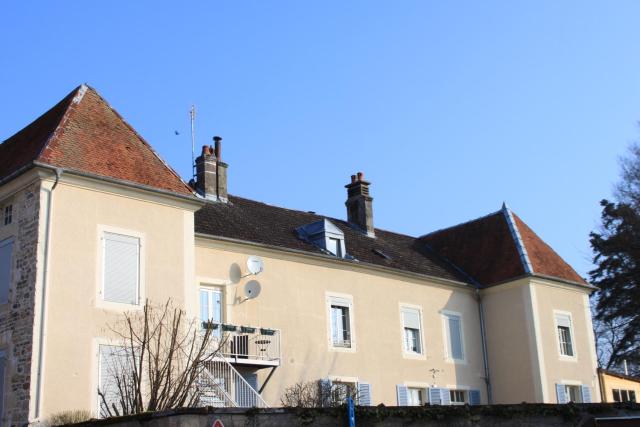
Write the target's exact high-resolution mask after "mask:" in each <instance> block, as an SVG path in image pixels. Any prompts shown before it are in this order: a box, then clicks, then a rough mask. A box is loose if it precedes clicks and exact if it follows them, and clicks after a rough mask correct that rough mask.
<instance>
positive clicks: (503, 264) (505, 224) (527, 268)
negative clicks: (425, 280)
mask: <svg viewBox="0 0 640 427" xmlns="http://www.w3.org/2000/svg"><path fill="white" fill-rule="evenodd" d="M421 241H423V242H424V243H426V244H427V245H429V246H430V247H431V249H432V250H433V251H435V252H437V253H438V254H440V255H441V256H442V257H444V258H445V259H447V260H448V261H450V262H452V263H454V264H455V265H457V266H458V267H460V268H461V269H462V270H464V271H465V272H466V273H467V274H469V275H470V276H471V277H472V278H473V279H475V280H476V281H477V282H478V283H479V284H480V285H482V286H491V285H495V284H498V283H501V282H505V281H508V280H511V279H515V278H518V277H522V276H525V275H532V274H533V275H540V276H549V277H553V278H558V279H562V280H568V281H571V282H575V283H579V284H586V282H585V281H584V279H582V278H581V277H580V276H579V275H578V273H576V272H575V270H573V268H571V266H569V264H567V263H566V262H565V261H564V260H563V259H562V258H561V257H560V255H558V254H557V253H556V252H555V251H554V250H553V249H551V247H550V246H549V245H547V244H546V243H545V242H544V241H543V240H542V239H541V238H540V237H538V235H537V234H535V233H534V232H533V231H532V230H531V228H529V226H527V224H525V223H524V221H522V220H521V219H520V218H519V217H518V216H517V215H515V214H514V213H513V212H511V210H510V209H509V208H508V207H506V206H504V207H503V208H502V209H501V210H499V211H498V212H494V213H492V214H490V215H487V216H485V217H482V218H478V219H475V220H472V221H469V222H465V223H463V224H458V225H456V226H453V227H450V228H446V229H443V230H438V231H435V232H433V233H430V234H427V235H425V236H423V237H422V238H421Z"/></svg>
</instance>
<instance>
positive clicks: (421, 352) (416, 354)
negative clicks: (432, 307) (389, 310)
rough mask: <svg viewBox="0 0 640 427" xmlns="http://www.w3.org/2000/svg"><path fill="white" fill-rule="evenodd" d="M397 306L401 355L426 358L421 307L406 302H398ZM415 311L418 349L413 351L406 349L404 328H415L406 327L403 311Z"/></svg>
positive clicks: (408, 357)
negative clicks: (416, 315)
mask: <svg viewBox="0 0 640 427" xmlns="http://www.w3.org/2000/svg"><path fill="white" fill-rule="evenodd" d="M399 308H400V310H399V311H400V333H401V335H400V336H401V340H402V342H401V345H402V356H403V357H405V358H407V359H426V354H427V352H426V345H425V341H424V325H423V323H424V321H423V320H424V316H423V313H422V307H421V306H419V305H415V304H407V303H400V304H399ZM405 310H406V311H410V310H412V311H416V312H417V314H418V318H419V329H418V330H417V331H418V333H417V338H418V348H419V351H418V352H415V351H411V350H408V349H407V345H406V344H407V341H406V330H407V329H413V330H415V328H407V327H406V326H405V322H404V311H405Z"/></svg>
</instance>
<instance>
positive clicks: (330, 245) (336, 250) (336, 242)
mask: <svg viewBox="0 0 640 427" xmlns="http://www.w3.org/2000/svg"><path fill="white" fill-rule="evenodd" d="M327 250H328V251H329V252H331V253H332V254H334V255H335V256H337V257H338V258H342V243H341V242H340V239H335V238H333V237H329V238H327Z"/></svg>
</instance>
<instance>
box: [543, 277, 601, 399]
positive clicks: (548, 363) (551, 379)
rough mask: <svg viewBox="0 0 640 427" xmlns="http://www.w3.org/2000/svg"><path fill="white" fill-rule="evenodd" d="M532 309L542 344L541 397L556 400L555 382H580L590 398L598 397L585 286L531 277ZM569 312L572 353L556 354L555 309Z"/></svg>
mask: <svg viewBox="0 0 640 427" xmlns="http://www.w3.org/2000/svg"><path fill="white" fill-rule="evenodd" d="M531 283H532V287H533V289H534V296H535V305H534V313H536V316H537V319H538V322H539V334H540V336H539V340H540V342H541V344H542V356H541V359H542V360H543V362H542V364H543V371H544V372H545V376H546V378H543V379H546V381H544V382H543V383H544V384H545V401H546V402H549V403H555V402H557V396H556V389H555V385H556V384H574V385H577V384H581V385H587V386H589V387H590V388H591V396H592V400H593V401H594V402H598V401H600V391H599V385H598V378H597V372H596V370H597V360H596V356H595V344H594V338H593V328H592V326H591V314H590V311H589V296H588V295H589V294H588V290H586V289H579V288H577V287H575V286H570V285H562V284H559V283H556V282H551V281H548V280H542V279H534V280H532V281H531ZM557 312H563V313H569V314H570V315H571V319H572V335H573V346H574V353H575V357H573V358H570V357H566V356H561V355H560V350H559V344H558V335H557V326H556V323H555V313H557Z"/></svg>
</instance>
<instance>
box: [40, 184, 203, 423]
mask: <svg viewBox="0 0 640 427" xmlns="http://www.w3.org/2000/svg"><path fill="white" fill-rule="evenodd" d="M194 208H195V207H194V206H190V207H189V206H183V205H181V204H180V203H178V202H176V201H175V200H173V199H170V198H169V197H164V196H158V195H154V194H151V193H144V192H140V191H136V190H131V189H127V188H124V187H123V188H120V187H116V186H113V185H106V184H104V183H99V182H93V181H90V180H83V179H80V178H75V177H73V176H71V175H63V176H62V180H61V182H60V184H59V185H58V186H57V188H56V189H55V190H54V201H53V210H52V234H51V262H50V267H49V281H48V289H47V293H46V316H45V326H44V331H45V336H44V349H45V351H44V357H43V372H44V374H43V381H42V402H41V407H40V408H39V409H40V411H38V408H34V412H33V414H34V415H33V416H34V417H35V416H36V415H40V418H42V417H45V418H46V417H47V416H48V415H50V414H52V413H55V412H59V411H63V410H72V409H87V410H92V411H96V407H97V395H96V389H97V386H98V377H97V374H98V357H97V356H98V344H99V343H107V342H108V339H109V338H110V337H111V336H112V335H113V334H112V333H111V332H110V330H109V325H111V326H113V325H117V324H118V322H119V321H120V320H121V319H122V313H123V312H124V311H125V310H135V309H139V307H136V306H130V305H122V306H120V307H114V306H107V305H105V304H104V302H102V299H101V297H100V295H99V291H100V289H99V288H100V286H101V268H102V262H101V257H100V253H101V245H100V233H101V230H102V229H104V228H105V227H106V228H108V229H109V230H113V231H122V232H123V233H130V232H131V233H136V234H138V235H139V236H140V237H141V242H142V263H141V272H142V275H143V276H144V279H143V281H142V287H143V298H144V297H146V298H149V300H151V301H152V302H156V303H163V302H165V301H166V300H167V299H168V298H171V299H173V301H174V302H175V304H176V305H178V306H183V305H184V301H185V289H186V286H185V284H186V283H193V281H194V279H193V252H194V242H193V240H194V237H193V212H192V210H193V209H194ZM36 392H37V391H36V390H34V391H32V393H34V394H35V393H36ZM38 412H39V414H38Z"/></svg>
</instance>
